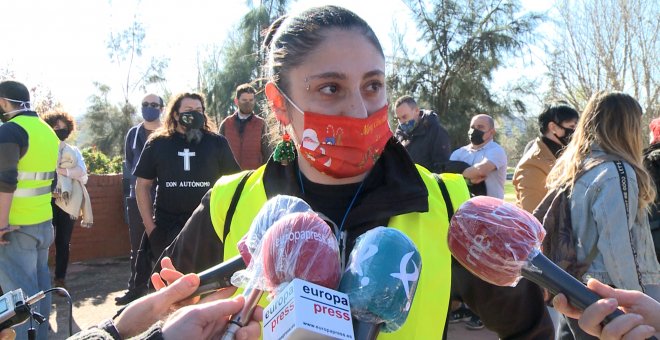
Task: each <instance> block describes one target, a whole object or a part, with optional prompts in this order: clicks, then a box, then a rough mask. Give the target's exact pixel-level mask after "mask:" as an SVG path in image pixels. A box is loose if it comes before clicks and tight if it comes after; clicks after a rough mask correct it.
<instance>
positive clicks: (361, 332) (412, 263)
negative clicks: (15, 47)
mask: <svg viewBox="0 0 660 340" xmlns="http://www.w3.org/2000/svg"><path fill="white" fill-rule="evenodd" d="M421 270H422V257H421V255H420V253H419V251H418V250H417V247H416V246H415V243H413V241H412V240H410V238H408V236H406V235H405V234H403V233H402V232H400V231H399V230H396V229H394V228H386V227H377V228H374V229H371V230H369V231H367V232H366V233H364V234H362V235H361V236H360V237H358V238H357V240H356V241H355V247H354V248H353V251H351V255H350V258H349V261H348V264H347V265H346V272H345V273H344V275H343V277H342V279H341V283H340V284H339V291H341V292H344V293H346V294H347V295H348V297H349V301H350V304H351V312H352V313H353V319H354V324H355V338H356V339H375V338H376V337H377V335H378V332H379V331H380V330H382V331H384V332H394V331H396V330H397V329H399V328H400V327H401V326H402V325H403V324H404V323H405V322H406V319H407V318H408V313H409V312H410V308H411V307H412V303H413V298H414V297H415V291H416V289H417V283H418V282H419V278H420V273H421ZM356 321H357V322H356Z"/></svg>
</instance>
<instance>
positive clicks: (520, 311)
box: [451, 257, 555, 340]
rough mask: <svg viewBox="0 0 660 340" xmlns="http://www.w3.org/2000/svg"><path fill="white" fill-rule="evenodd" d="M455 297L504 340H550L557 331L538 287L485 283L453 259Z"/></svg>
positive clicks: (519, 283) (526, 283)
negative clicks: (500, 285)
mask: <svg viewBox="0 0 660 340" xmlns="http://www.w3.org/2000/svg"><path fill="white" fill-rule="evenodd" d="M451 274H452V275H451V280H452V296H460V298H461V299H462V300H463V302H465V303H466V304H467V305H468V306H470V310H472V312H474V313H475V314H477V315H478V316H479V318H481V321H482V322H483V323H484V325H485V326H486V327H487V328H488V329H490V330H491V331H493V332H496V333H497V335H498V336H499V338H500V339H503V340H514V339H515V340H523V339H525V340H532V339H534V340H536V339H538V340H548V339H553V338H554V337H555V329H554V325H553V323H552V319H551V318H550V314H549V313H548V309H547V308H546V306H545V303H544V301H543V291H542V290H541V288H540V287H539V286H537V285H536V284H535V283H533V282H531V281H528V280H527V279H521V280H520V282H518V285H517V286H516V287H499V286H495V285H492V284H490V283H488V282H485V281H482V280H481V279H479V278H478V277H476V276H474V275H473V274H472V273H470V272H469V271H468V270H467V269H465V268H464V267H463V266H461V264H460V263H458V262H457V261H456V260H455V259H454V258H453V257H452V269H451Z"/></svg>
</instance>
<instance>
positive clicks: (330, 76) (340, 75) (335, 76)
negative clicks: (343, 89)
mask: <svg viewBox="0 0 660 340" xmlns="http://www.w3.org/2000/svg"><path fill="white" fill-rule="evenodd" d="M319 78H320V79H341V80H343V79H346V78H347V77H346V74H344V73H339V72H324V73H319V74H314V75H311V76H309V79H319Z"/></svg>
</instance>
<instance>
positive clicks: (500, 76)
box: [0, 0, 550, 116]
mask: <svg viewBox="0 0 660 340" xmlns="http://www.w3.org/2000/svg"><path fill="white" fill-rule="evenodd" d="M254 2H255V3H257V2H258V1H256V0H254ZM549 3H550V2H546V1H534V0H527V1H523V5H524V6H525V8H526V9H528V10H534V11H544V10H547V9H548V8H549V6H550V5H549ZM323 4H335V5H339V6H343V7H346V8H348V9H350V10H352V11H354V12H355V13H357V14H358V15H359V16H361V17H362V18H363V19H365V20H366V21H367V23H369V24H370V25H371V26H372V28H373V29H374V31H375V32H376V35H377V36H378V38H379V40H380V42H381V44H382V45H383V48H384V49H385V53H386V55H387V54H388V51H389V50H390V41H391V39H390V36H389V35H390V32H391V30H392V25H393V22H394V21H396V23H397V25H398V26H399V28H400V29H402V30H403V31H404V32H408V33H409V34H411V35H414V33H415V28H414V23H413V21H412V17H411V14H410V11H409V10H408V8H407V7H406V6H405V5H404V3H403V2H402V1H400V0H373V1H356V0H333V1H328V0H299V1H297V2H294V3H293V4H292V5H291V10H299V9H301V8H306V7H310V6H316V5H323ZM247 11H248V7H247V5H246V2H245V1H244V0H186V1H185V2H184V1H181V0H179V1H176V0H141V1H138V0H114V1H108V0H22V1H9V0H7V1H5V3H4V4H3V13H5V15H3V18H2V20H0V32H3V34H2V40H3V41H2V46H3V48H2V51H0V70H3V69H8V70H10V71H12V72H13V73H14V75H15V78H16V80H18V81H21V82H23V83H25V84H26V85H27V86H28V87H32V86H37V85H38V86H41V87H43V88H47V89H49V90H51V91H52V93H53V96H54V97H55V99H57V100H58V101H59V102H60V103H61V104H62V105H63V107H64V109H66V110H67V111H69V112H70V113H71V114H73V115H74V116H81V115H83V114H84V112H85V110H86V107H87V106H88V105H89V101H88V98H89V96H90V95H92V94H93V93H94V92H95V88H94V85H93V82H95V81H97V82H101V83H104V84H107V85H109V86H110V87H112V89H113V91H112V94H111V98H110V99H111V100H112V101H115V102H121V101H123V95H122V92H121V84H122V77H121V76H122V75H125V73H124V72H122V71H121V70H120V68H119V67H118V66H117V65H116V64H113V63H112V62H111V59H110V57H109V54H108V49H107V47H106V46H107V42H108V40H109V37H110V32H115V33H116V32H120V31H122V30H124V29H125V28H126V27H128V26H129V25H130V23H131V22H133V20H134V18H135V19H137V20H138V21H140V22H142V23H143V24H144V27H145V30H146V38H145V41H144V54H143V58H144V59H145V60H148V59H150V58H151V56H155V57H166V58H168V59H169V66H168V68H167V71H166V75H165V77H166V79H167V86H168V88H169V90H170V91H171V92H172V93H177V92H181V91H189V90H191V89H193V88H194V87H195V86H196V81H197V71H196V70H197V62H198V56H199V55H202V56H203V55H205V54H206V53H207V52H206V51H208V50H209V48H211V47H212V46H214V45H216V46H221V45H222V43H223V42H224V40H225V38H226V36H227V34H228V33H229V32H231V30H232V28H233V27H234V26H235V25H236V24H237V23H238V22H239V21H240V19H241V17H242V16H243V15H244V14H245V13H246V12H247ZM408 40H409V41H411V42H412V43H415V38H414V36H411V37H410V38H409V39H408ZM528 59H529V58H528ZM523 66H524V65H522V64H521V62H520V61H514V62H512V63H511V65H510V67H511V68H520V67H523ZM526 67H531V68H532V71H528V72H525V73H527V74H529V73H530V72H531V73H532V74H533V73H535V72H537V73H538V72H542V71H541V69H539V67H538V65H536V66H530V65H527V66H526ZM516 74H521V73H520V72H510V71H507V70H506V69H505V70H500V71H499V72H497V73H496V78H497V79H495V83H496V87H497V86H504V84H505V83H506V82H508V81H510V80H512V79H513V78H514V77H515V75H516ZM152 90H154V91H157V90H158V89H152ZM142 96H143V93H142V91H140V90H136V91H133V93H132V94H131V96H130V100H131V102H132V103H134V105H137V104H138V103H139V101H140V99H141V98H142Z"/></svg>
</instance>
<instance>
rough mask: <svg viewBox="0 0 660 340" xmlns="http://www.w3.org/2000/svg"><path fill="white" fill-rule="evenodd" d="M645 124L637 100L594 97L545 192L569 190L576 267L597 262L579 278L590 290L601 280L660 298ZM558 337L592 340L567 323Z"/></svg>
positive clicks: (614, 94)
mask: <svg viewBox="0 0 660 340" xmlns="http://www.w3.org/2000/svg"><path fill="white" fill-rule="evenodd" d="M641 118H642V108H641V106H640V105H639V103H638V102H637V101H636V100H635V99H634V98H633V97H631V96H629V95H627V94H625V93H621V92H598V93H596V94H595V95H594V96H593V97H592V98H591V99H590V100H589V103H588V104H587V107H586V108H585V109H584V111H583V112H582V115H581V116H580V120H579V122H578V125H577V128H576V129H575V134H574V135H573V138H572V140H571V142H570V143H569V144H568V146H567V147H566V150H565V151H564V153H563V154H562V156H561V157H560V158H559V159H558V160H557V163H556V164H555V166H554V168H553V169H552V170H551V171H550V173H549V174H548V178H547V186H548V189H549V191H552V190H553V189H555V188H562V187H568V188H570V204H571V223H572V227H573V237H574V239H575V240H576V245H575V249H576V252H577V260H578V262H585V259H587V258H592V262H591V264H590V265H589V267H588V269H587V271H586V273H585V274H584V275H583V276H582V277H581V278H579V279H581V280H582V281H583V282H585V283H586V282H587V280H588V279H589V278H595V279H598V280H599V281H601V282H603V283H605V284H608V285H610V286H614V287H617V288H622V289H632V290H638V291H643V292H645V293H647V294H649V295H651V296H652V297H654V298H656V299H657V298H658V297H659V296H658V295H659V294H658V284H659V283H660V264H658V261H657V259H656V258H655V253H654V251H653V243H652V239H651V234H650V229H649V221H648V216H647V213H646V211H647V208H648V206H649V204H650V203H651V202H653V200H654V198H655V195H656V192H655V188H654V186H653V182H652V180H651V178H650V176H649V174H648V172H647V171H646V170H645V168H644V166H643V164H642V148H643V142H642V136H643V134H642V120H641ZM616 161H618V162H616ZM590 254H593V255H592V256H590ZM587 262H588V260H587ZM557 337H558V338H560V339H573V338H576V339H594V338H593V337H592V336H590V335H588V334H586V333H584V332H583V331H581V330H580V329H579V327H578V325H577V321H576V320H574V319H568V318H566V317H562V319H561V320H560V329H559V330H558V334H557Z"/></svg>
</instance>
